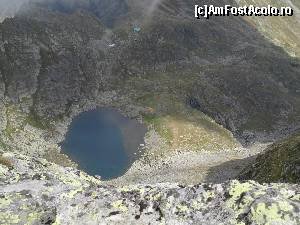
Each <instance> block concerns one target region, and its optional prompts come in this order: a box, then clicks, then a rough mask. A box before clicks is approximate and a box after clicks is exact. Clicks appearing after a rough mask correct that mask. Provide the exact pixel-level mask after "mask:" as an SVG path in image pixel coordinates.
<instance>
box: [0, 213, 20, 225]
mask: <svg viewBox="0 0 300 225" xmlns="http://www.w3.org/2000/svg"><path fill="white" fill-rule="evenodd" d="M0 221H1V224H3V225H6V224H7V225H9V224H17V223H19V222H20V218H19V216H18V215H16V214H12V213H11V212H9V211H6V212H0Z"/></svg>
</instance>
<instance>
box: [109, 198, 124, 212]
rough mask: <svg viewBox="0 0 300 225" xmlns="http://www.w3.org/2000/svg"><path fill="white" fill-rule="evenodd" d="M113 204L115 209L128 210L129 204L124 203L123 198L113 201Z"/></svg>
mask: <svg viewBox="0 0 300 225" xmlns="http://www.w3.org/2000/svg"><path fill="white" fill-rule="evenodd" d="M112 206H113V207H114V208H115V209H118V210H121V211H123V212H125V211H127V210H128V208H127V206H126V205H125V204H123V200H118V201H115V202H113V203H112Z"/></svg>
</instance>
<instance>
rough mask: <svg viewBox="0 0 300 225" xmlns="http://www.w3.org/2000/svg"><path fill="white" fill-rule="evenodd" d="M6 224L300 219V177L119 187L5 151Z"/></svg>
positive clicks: (2, 219) (0, 167) (1, 206)
mask: <svg viewBox="0 0 300 225" xmlns="http://www.w3.org/2000/svg"><path fill="white" fill-rule="evenodd" d="M0 185H1V186H0V224H25V223H26V224H56V225H58V224H63V225H67V224H72V225H73V224H82V225H84V224H89V225H91V224H172V225H174V224H206V225H207V224H212V225H215V224H284V225H286V224H290V225H292V224H295V225H296V224H299V223H300V213H299V211H300V185H292V184H259V183H256V182H254V181H246V182H239V181H236V180H233V181H229V182H227V183H224V184H214V185H212V184H199V185H194V186H181V185H178V184H170V183H165V184H157V185H132V186H126V187H113V186H106V185H102V184H101V181H100V180H98V179H96V178H94V177H91V176H88V175H86V174H85V173H83V172H81V171H79V170H76V169H71V168H64V167H61V166H58V165H56V164H53V163H49V162H48V161H46V160H45V159H40V158H34V157H33V158H30V157H28V156H24V155H19V154H14V153H4V154H2V156H1V164H0Z"/></svg>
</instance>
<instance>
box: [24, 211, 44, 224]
mask: <svg viewBox="0 0 300 225" xmlns="http://www.w3.org/2000/svg"><path fill="white" fill-rule="evenodd" d="M40 218H41V214H40V213H38V212H32V213H29V214H28V216H27V219H26V224H25V225H32V224H36V223H37V222H38V221H39V220H40Z"/></svg>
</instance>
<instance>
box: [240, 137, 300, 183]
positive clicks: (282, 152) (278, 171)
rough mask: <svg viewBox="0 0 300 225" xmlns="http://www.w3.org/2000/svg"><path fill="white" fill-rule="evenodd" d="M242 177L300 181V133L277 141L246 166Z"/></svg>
mask: <svg viewBox="0 0 300 225" xmlns="http://www.w3.org/2000/svg"><path fill="white" fill-rule="evenodd" d="M240 178H241V179H249V180H256V181H259V182H287V183H299V182H300V134H299V133H298V134H296V135H294V136H292V137H289V138H287V139H285V140H283V141H280V142H278V143H275V144H274V145H272V146H271V147H269V148H268V149H267V150H266V151H265V152H264V153H262V154H260V155H259V156H258V157H257V159H256V160H255V163H254V164H252V165H251V166H249V167H248V168H246V169H245V170H244V171H243V172H242V174H241V175H240Z"/></svg>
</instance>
